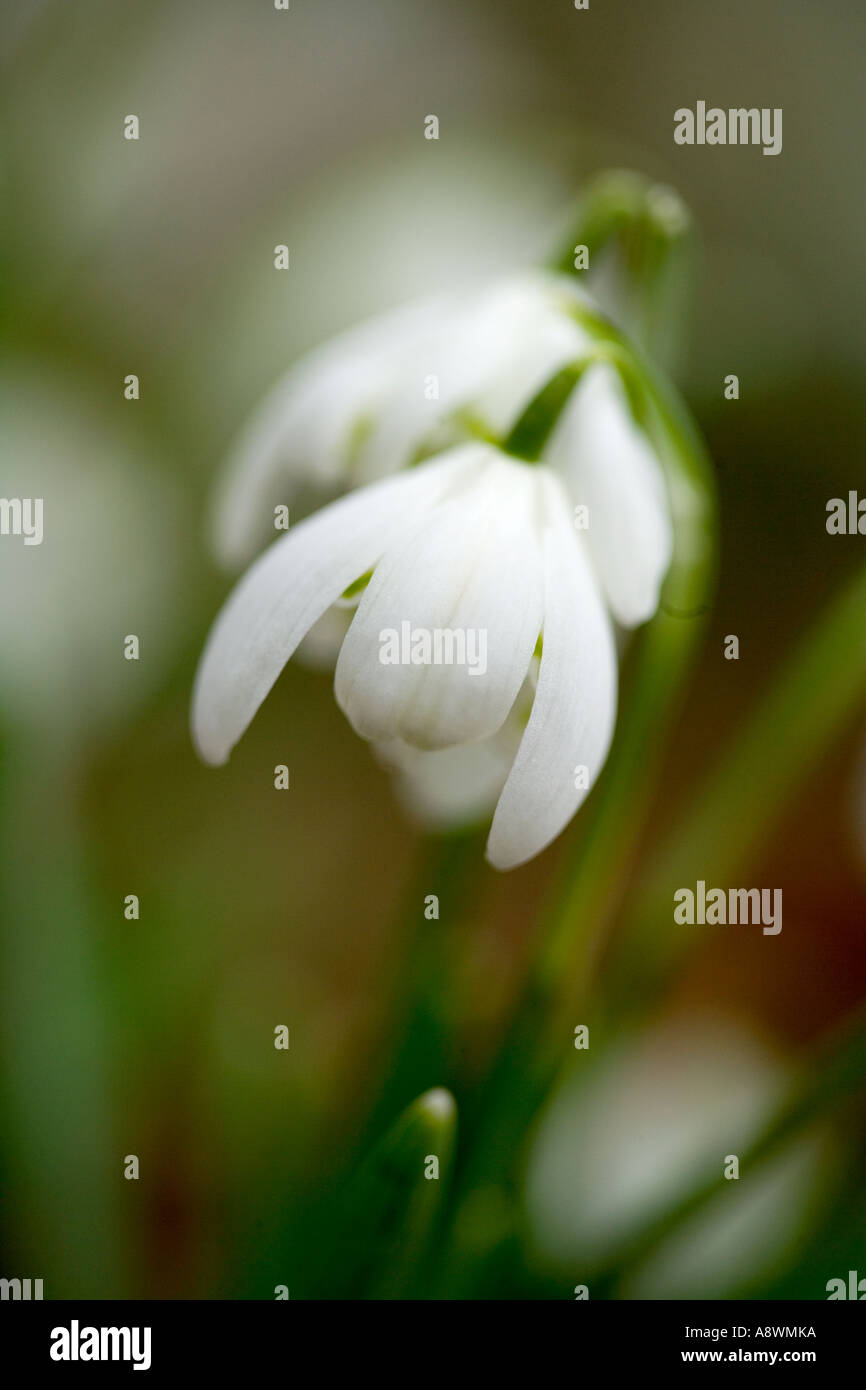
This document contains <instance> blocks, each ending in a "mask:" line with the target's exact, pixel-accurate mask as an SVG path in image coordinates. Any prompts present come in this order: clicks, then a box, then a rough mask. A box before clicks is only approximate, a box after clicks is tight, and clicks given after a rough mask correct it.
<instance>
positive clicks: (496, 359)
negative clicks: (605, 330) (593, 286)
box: [360, 274, 589, 477]
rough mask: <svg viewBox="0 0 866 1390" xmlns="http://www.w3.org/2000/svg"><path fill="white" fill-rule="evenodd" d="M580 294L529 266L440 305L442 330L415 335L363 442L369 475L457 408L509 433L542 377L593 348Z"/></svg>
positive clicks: (410, 450)
mask: <svg viewBox="0 0 866 1390" xmlns="http://www.w3.org/2000/svg"><path fill="white" fill-rule="evenodd" d="M574 298H575V296H574V294H573V292H572V291H571V289H570V287H569V286H568V282H562V281H561V280H560V279H557V278H556V277H550V276H545V275H539V274H527V275H521V276H513V277H510V278H508V279H506V280H504V281H499V282H497V283H496V284H494V285H492V286H489V287H488V288H486V289H484V290H482V291H480V292H479V293H478V294H477V295H475V296H473V297H472V298H471V299H470V300H469V301H468V302H467V303H466V304H464V305H463V306H461V307H460V308H459V309H458V308H457V306H454V307H453V309H452V312H451V313H450V314H446V313H444V312H443V316H442V320H441V323H440V326H439V330H438V331H434V332H431V333H430V334H429V335H428V336H427V337H426V338H424V339H423V340H422V339H421V338H418V339H416V341H415V343H414V344H413V345H412V348H411V350H408V349H407V351H406V352H405V353H404V356H403V361H402V364H401V366H400V368H399V370H396V371H395V373H394V380H393V383H392V387H391V389H390V390H389V391H388V393H387V396H386V398H385V400H384V402H383V408H382V410H381V411H380V413H379V417H378V420H377V422H376V425H375V427H374V429H373V430H372V432H371V434H370V436H369V438H368V440H367V441H366V442H365V444H364V447H363V450H362V463H361V465H360V466H361V468H362V469H363V470H364V474H365V476H370V477H372V476H376V475H382V474H385V473H388V472H391V471H393V470H394V469H396V468H400V467H402V466H403V465H404V464H405V463H406V461H407V460H408V459H411V458H412V457H413V456H414V455H415V453H416V452H417V450H418V449H419V447H420V446H422V445H423V444H424V442H425V441H427V440H429V439H430V438H431V437H433V436H434V434H435V432H436V431H437V430H439V429H441V428H442V426H443V422H444V421H446V420H447V419H448V418H449V417H452V416H453V415H454V414H455V413H456V412H458V411H462V410H465V411H466V412H467V413H468V414H469V415H470V416H472V417H473V418H477V419H478V420H479V422H480V423H481V424H482V425H483V426H484V428H485V429H486V430H487V431H488V432H490V433H491V434H493V435H495V436H497V437H500V438H502V437H504V436H505V435H506V434H507V433H508V431H509V429H510V428H511V426H512V425H513V424H514V423H515V421H516V420H517V418H518V417H519V415H520V414H521V413H522V411H523V409H524V408H525V406H527V405H528V404H529V402H530V401H531V400H532V398H533V396H535V395H536V393H537V392H538V391H540V390H541V388H542V386H544V385H545V383H546V382H547V381H549V380H550V378H551V377H552V376H554V375H555V373H556V372H557V371H558V370H560V368H562V367H563V366H565V365H566V364H567V363H569V362H572V361H573V360H574V359H575V358H576V357H578V356H581V355H582V354H583V353H584V352H585V351H586V350H587V348H588V344H589V340H588V339H587V337H586V335H585V334H584V333H583V332H582V331H581V330H580V329H579V328H578V326H577V324H576V323H575V322H574V320H573V318H571V317H570V315H569V314H568V313H567V312H566V310H567V308H568V307H569V306H570V305H571V304H573V301H574ZM431 378H435V386H436V394H435V396H433V397H432V399H431V398H430V395H429V390H428V388H429V386H430V384H431Z"/></svg>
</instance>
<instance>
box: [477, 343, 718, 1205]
mask: <svg viewBox="0 0 866 1390" xmlns="http://www.w3.org/2000/svg"><path fill="white" fill-rule="evenodd" d="M607 331H608V333H609V336H610V339H611V342H612V344H613V345H614V347H615V348H617V349H618V350H619V351H622V353H623V354H624V362H625V363H626V364H629V363H631V362H632V361H633V359H632V358H631V356H630V354H628V352H627V349H625V348H624V345H620V344H619V343H618V339H617V335H616V334H615V333H613V332H612V331H611V330H610V329H608V330H607ZM638 368H639V369H638ZM638 368H636V367H633V368H632V372H633V379H632V383H631V384H632V386H633V388H634V389H635V390H636V391H637V392H639V394H640V405H641V410H642V414H643V416H644V422H645V424H646V427H647V428H648V429H649V430H650V432H651V434H652V436H653V437H654V439H655V440H656V443H657V446H658V447H659V449H660V453H661V455H662V457H663V459H664V462H665V465H666V468H667V472H668V481H669V490H670V497H671V505H672V509H673V513H674V534H675V538H676V539H675V551H674V557H673V561H672V564H671V568H670V571H669V574H668V577H667V580H666V583H665V586H664V590H663V594H662V603H661V606H660V610H659V612H658V614H657V615H656V617H655V618H654V619H653V621H652V622H651V623H650V624H648V625H647V627H646V628H645V629H644V631H643V632H642V634H641V635H640V636H639V637H638V639H637V640H636V649H635V651H634V652H633V654H632V655H633V662H632V670H631V672H630V680H629V682H628V690H627V695H626V699H625V701H624V708H623V711H622V714H621V717H620V721H619V728H618V731H617V734H616V737H615V739H614V744H613V748H612V751H611V754H610V757H609V759H608V763H607V766H606V768H605V771H604V773H603V775H602V777H601V778H600V780H599V784H598V786H597V787H596V789H595V790H594V792H593V794H592V796H591V798H590V801H589V803H588V805H587V808H586V810H585V811H584V812H583V813H582V814H581V816H579V817H578V821H577V823H576V825H575V828H574V831H573V832H572V833H573V838H574V839H575V840H577V841H578V842H579V852H578V853H577V854H572V855H570V856H568V857H567V859H566V864H565V869H564V871H563V873H562V875H561V878H560V881H559V882H558V883H557V884H556V886H555V890H554V893H553V895H552V899H551V905H550V909H549V913H548V919H547V921H548V925H547V928H546V930H545V932H544V933H543V936H542V946H541V950H540V953H539V956H538V959H537V961H536V964H535V967H534V969H533V972H532V975H531V977H530V981H529V985H528V989H527V993H526V998H525V1001H524V1003H523V1005H522V1007H521V1009H520V1011H519V1013H518V1015H517V1017H516V1019H515V1021H514V1023H513V1025H512V1027H511V1029H510V1032H509V1035H508V1037H507V1039H506V1041H505V1045H504V1047H503V1048H502V1050H501V1052H500V1055H499V1059H498V1061H497V1063H496V1064H495V1066H494V1069H493V1072H492V1074H491V1076H490V1077H489V1078H488V1080H487V1083H486V1086H485V1090H484V1094H483V1096H479V1097H478V1098H477V1103H476V1105H475V1107H474V1110H472V1111H470V1110H469V1109H468V1108H467V1109H466V1111H465V1112H464V1114H465V1121H466V1123H465V1132H466V1133H467V1135H468V1138H469V1141H470V1142H469V1152H468V1155H467V1156H465V1157H464V1159H463V1165H462V1173H461V1187H460V1190H461V1192H463V1193H464V1194H465V1193H466V1192H468V1191H469V1190H471V1187H472V1185H473V1184H474V1183H475V1182H480V1181H494V1182H495V1181H498V1180H503V1179H505V1178H506V1176H507V1175H508V1174H511V1175H512V1176H513V1174H514V1172H515V1166H516V1162H517V1160H518V1157H519V1154H520V1152H521V1150H522V1144H523V1140H524V1138H525V1135H526V1132H527V1129H528V1127H529V1126H530V1125H531V1123H532V1121H533V1120H534V1118H535V1116H536V1114H537V1112H538V1109H539V1107H540V1106H541V1104H542V1102H543V1101H544V1098H545V1096H546V1095H547V1094H548V1091H549V1090H550V1087H551V1085H552V1083H553V1080H554V1078H555V1076H556V1073H557V1071H558V1069H559V1066H560V1065H561V1063H562V1061H563V1058H564V1057H566V1056H568V1055H569V1049H571V1048H572V1047H573V1030H574V1027H575V1025H577V1024H580V1023H582V1022H584V1021H585V1019H584V1017H583V1016H582V1013H583V1010H584V1008H585V1001H586V988H587V984H588V980H589V975H590V971H591V968H592V965H593V962H594V960H595V959H596V956H597V953H598V950H599V946H600V944H601V942H602V941H603V939H604V937H605V934H606V932H607V929H608V927H609V924H610V921H611V918H612V915H613V913H614V912H615V910H616V907H617V905H618V904H619V903H620V901H621V899H622V896H623V895H624V892H625V889H626V887H627V882H628V874H629V871H630V869H631V867H632V865H633V863H634V861H635V858H636V856H637V852H638V848H639V844H640V838H641V833H642V830H643V827H644V824H645V822H646V819H647V816H648V814H649V811H650V808H651V805H652V793H653V787H654V785H655V782H656V778H657V773H658V769H659V766H660V763H661V760H662V756H663V751H664V745H665V741H666V737H667V735H668V733H669V732H670V729H671V726H672V724H673V721H674V718H675V715H676V712H677V708H678V704H679V700H680V697H681V694H682V692H683V687H684V684H685V680H686V677H687V675H688V672H689V670H690V668H691V666H692V663H693V661H694V658H695V655H696V652H697V650H698V646H699V643H700V640H701V637H702V635H703V631H704V623H703V621H702V616H703V614H704V612H705V611H706V609H707V607H708V600H709V595H710V592H711V588H712V584H713V581H714V576H715V556H716V546H715V520H714V518H715V509H714V489H713V485H712V479H711V474H710V470H709V465H708V462H707V459H706V456H705V454H704V451H703V447H702V445H701V441H700V439H699V437H698V436H697V434H696V432H695V430H694V428H693V426H692V424H691V421H690V418H689V416H688V414H687V412H686V411H685V409H684V408H683V407H682V406H681V405H680V403H679V401H678V399H677V398H676V396H675V395H674V394H673V393H672V392H670V391H669V390H668V389H667V388H666V387H665V386H664V385H663V384H662V383H661V382H659V381H658V380H657V379H656V377H655V375H654V373H652V371H651V370H650V368H649V367H648V365H647V364H643V363H640V364H638Z"/></svg>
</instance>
